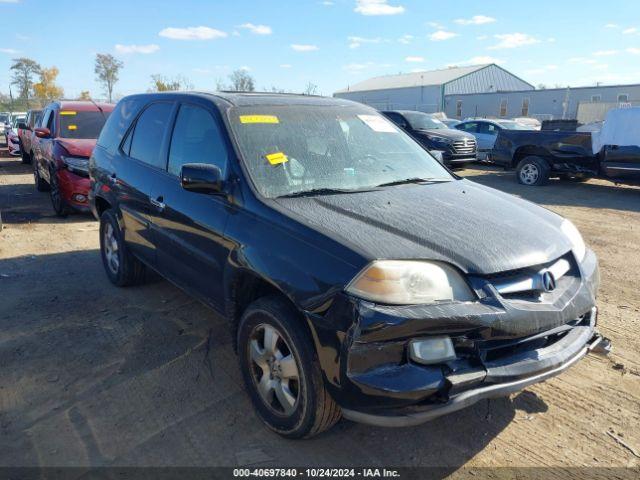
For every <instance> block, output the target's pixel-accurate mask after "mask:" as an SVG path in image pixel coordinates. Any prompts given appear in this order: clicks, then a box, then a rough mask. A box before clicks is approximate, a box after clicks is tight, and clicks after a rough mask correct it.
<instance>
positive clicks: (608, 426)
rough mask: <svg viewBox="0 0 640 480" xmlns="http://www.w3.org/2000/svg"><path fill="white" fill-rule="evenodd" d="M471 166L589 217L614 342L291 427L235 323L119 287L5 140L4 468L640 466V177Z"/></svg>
mask: <svg viewBox="0 0 640 480" xmlns="http://www.w3.org/2000/svg"><path fill="white" fill-rule="evenodd" d="M460 173H461V175H463V176H465V177H468V178H469V179H471V180H473V181H477V182H480V183H482V184H485V185H489V186H492V187H495V188H498V189H501V190H505V191H507V192H510V193H513V194H515V195H519V196H522V197H525V198H527V199H529V200H531V201H533V202H536V203H539V204H541V205H544V206H545V207H547V208H550V209H552V210H554V211H556V212H558V213H560V214H562V215H565V216H567V217H568V218H570V219H571V220H572V221H573V222H574V223H575V224H576V225H577V226H578V228H579V229H580V230H581V231H582V233H583V235H584V237H585V239H586V241H587V243H588V244H589V245H590V246H591V247H592V248H593V249H594V250H595V251H596V252H597V254H598V255H599V257H600V265H601V270H602V287H601V291H600V301H599V306H600V330H601V331H602V333H603V334H604V335H606V336H608V337H610V338H611V340H612V342H613V345H614V352H613V354H612V355H611V356H610V358H609V359H603V358H600V357H595V356H588V357H587V358H586V359H584V360H583V361H581V362H580V363H579V364H578V365H576V366H575V367H573V368H572V369H570V370H569V371H568V372H566V373H564V374H563V375H561V376H559V377H555V378H553V379H551V380H549V381H547V382H546V383H544V384H540V385H536V386H533V387H530V388H528V389H527V390H525V391H523V392H521V393H519V394H517V395H513V396H512V397H511V398H505V399H496V400H490V401H482V402H480V403H478V404H476V405H475V406H473V407H471V408H468V409H466V410H464V411H460V412H458V413H454V414H450V415H448V416H446V417H443V418H440V419H437V420H435V421H433V422H431V423H428V424H425V425H422V426H419V427H414V428H406V429H383V428H374V427H369V426H365V425H358V424H355V423H351V422H348V421H342V422H340V423H339V424H338V425H337V427H335V428H334V429H333V430H331V431H330V432H328V433H326V434H324V435H322V436H320V437H317V438H315V439H312V440H306V441H287V440H283V439H281V438H279V437H278V436H276V435H274V434H273V433H271V432H269V431H268V430H266V429H265V428H264V427H263V426H262V425H261V423H260V421H259V420H258V418H257V417H256V415H255V414H254V411H253V408H252V406H251V404H250V401H249V398H248V397H247V395H246V394H245V393H244V391H243V387H242V384H241V377H240V374H239V370H238V367H237V363H236V358H235V355H234V353H233V351H232V348H231V346H230V339H229V335H228V333H227V330H226V323H225V320H223V319H221V318H219V317H217V316H216V315H214V314H213V313H212V312H211V311H209V310H208V309H207V308H205V307H204V306H202V305H201V304H199V303H198V302H196V301H194V300H192V299H191V298H189V297H188V296H186V295H185V294H184V293H183V292H182V291H180V290H178V289H177V288H176V287H174V286H173V285H171V284H169V283H167V282H165V281H163V280H157V281H155V282H152V283H150V284H147V285H144V286H141V287H135V288H127V289H118V288H116V287H114V286H112V285H111V284H110V283H109V282H108V281H107V277H106V276H105V274H104V272H103V267H102V264H101V261H100V256H99V251H98V234H97V232H98V224H97V222H95V221H94V220H93V219H92V218H91V217H90V216H85V215H73V216H70V217H69V218H67V219H58V218H56V217H55V216H54V215H53V210H52V208H51V205H50V202H49V198H48V194H46V193H38V192H36V191H35V188H34V186H33V178H32V175H31V170H30V166H28V165H22V164H21V163H20V161H19V159H13V158H8V157H7V154H6V151H5V153H4V154H3V157H2V158H0V210H1V211H2V216H3V219H4V230H3V231H2V232H0V466H89V465H91V466H111V465H117V466H125V465H135V466H151V465H153V466H221V465H224V466H238V465H245V466H248V465H252V466H287V465H297V466H303V465H304V466H307V465H315V466H338V465H339V466H348V465H360V466H442V467H445V471H446V472H449V473H454V472H456V471H458V470H459V469H461V468H462V467H483V466H509V467H514V466H541V467H547V466H553V467H566V468H568V467H584V466H593V467H597V466H599V467H603V466H607V467H610V466H619V467H625V466H639V465H640V457H638V455H640V353H639V352H640V335H639V332H640V189H639V188H633V187H625V186H616V185H613V184H611V183H607V182H604V181H599V180H590V181H589V182H587V183H582V184H579V183H564V182H563V183H560V182H557V181H556V182H552V183H551V184H550V185H549V186H546V187H542V188H534V187H523V186H520V185H518V184H517V183H516V182H515V179H514V177H513V174H512V173H510V172H504V171H501V170H497V169H492V168H489V167H474V168H473V169H468V170H464V171H462V172H460ZM634 452H635V454H634ZM553 471H554V472H555V471H556V470H553ZM567 471H571V470H564V473H566V472H567ZM549 476H551V474H549ZM575 476H576V478H577V477H580V476H581V475H580V473H576V474H575Z"/></svg>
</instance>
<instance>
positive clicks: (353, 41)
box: [347, 37, 386, 48]
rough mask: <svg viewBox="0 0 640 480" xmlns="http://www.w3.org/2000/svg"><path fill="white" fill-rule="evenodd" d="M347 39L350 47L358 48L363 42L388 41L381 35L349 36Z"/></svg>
mask: <svg viewBox="0 0 640 480" xmlns="http://www.w3.org/2000/svg"><path fill="white" fill-rule="evenodd" d="M347 40H349V48H358V47H360V46H361V45H362V44H363V43H382V42H385V41H386V40H384V39H382V38H380V37H375V38H365V37H347Z"/></svg>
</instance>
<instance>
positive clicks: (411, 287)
mask: <svg viewBox="0 0 640 480" xmlns="http://www.w3.org/2000/svg"><path fill="white" fill-rule="evenodd" d="M346 291H347V292H348V293H350V294H352V295H355V296H357V297H360V298H362V299H365V300H370V301H372V302H376V303H385V304H391V305H414V304H429V303H436V302H446V301H449V302H451V301H459V302H471V301H474V300H476V299H477V297H476V295H475V294H474V293H473V292H472V291H471V289H470V288H469V286H468V285H467V282H465V280H464V278H463V277H462V275H460V274H459V273H458V271H457V270H455V269H454V268H453V267H452V266H450V265H447V264H446V263H441V262H423V261H413V260H408V261H407V260H378V261H375V262H373V263H371V264H370V265H368V266H367V267H366V268H365V269H364V270H363V271H362V272H360V273H359V274H358V275H357V276H356V277H355V278H354V279H353V280H352V281H351V283H349V285H347V288H346Z"/></svg>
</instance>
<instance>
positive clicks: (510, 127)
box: [498, 121, 532, 130]
mask: <svg viewBox="0 0 640 480" xmlns="http://www.w3.org/2000/svg"><path fill="white" fill-rule="evenodd" d="M498 123H499V124H500V126H501V127H503V128H506V129H507V130H532V128H531V127H530V126H528V125H523V124H521V123H518V122H509V121H506V122H505V121H502V122H498Z"/></svg>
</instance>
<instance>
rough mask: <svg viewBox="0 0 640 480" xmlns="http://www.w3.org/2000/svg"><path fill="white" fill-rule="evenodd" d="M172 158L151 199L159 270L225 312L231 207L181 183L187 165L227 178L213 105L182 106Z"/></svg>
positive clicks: (221, 130) (223, 141) (223, 146)
mask: <svg viewBox="0 0 640 480" xmlns="http://www.w3.org/2000/svg"><path fill="white" fill-rule="evenodd" d="M168 153H169V154H168V161H167V170H166V172H164V174H163V175H160V176H159V177H158V180H157V182H155V183H154V186H153V190H152V194H151V199H152V202H153V204H154V205H152V207H151V208H152V210H153V213H152V217H153V218H152V223H153V227H154V235H155V238H156V239H157V246H158V269H159V271H160V272H161V273H162V274H163V275H165V276H167V277H168V278H169V279H171V280H172V281H173V282H175V283H176V284H178V285H180V286H182V287H183V288H185V289H186V290H188V291H190V292H192V293H194V294H195V295H197V296H198V297H200V298H201V299H202V300H203V301H205V302H206V303H208V304H210V305H211V306H213V307H214V308H217V309H218V310H220V311H222V308H223V282H222V277H223V272H224V265H225V262H226V259H227V256H228V254H229V248H230V247H229V245H228V242H226V241H225V237H224V230H225V226H226V223H227V219H228V217H229V210H230V205H229V202H228V200H227V197H226V196H222V195H208V194H203V193H194V192H188V191H186V190H184V189H183V188H182V186H181V184H180V170H181V167H182V165H184V164H185V163H206V164H211V165H215V166H217V167H218V168H220V170H221V171H222V174H223V178H225V177H226V172H227V162H228V144H227V141H226V135H225V134H224V127H223V126H222V122H221V119H220V117H219V114H218V112H217V111H216V110H215V109H213V108H212V107H211V106H210V105H209V104H208V102H202V103H199V102H197V99H194V103H182V104H181V105H180V107H179V110H178V113H177V115H176V120H175V126H174V128H173V133H172V137H171V142H170V146H169V152H168Z"/></svg>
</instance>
